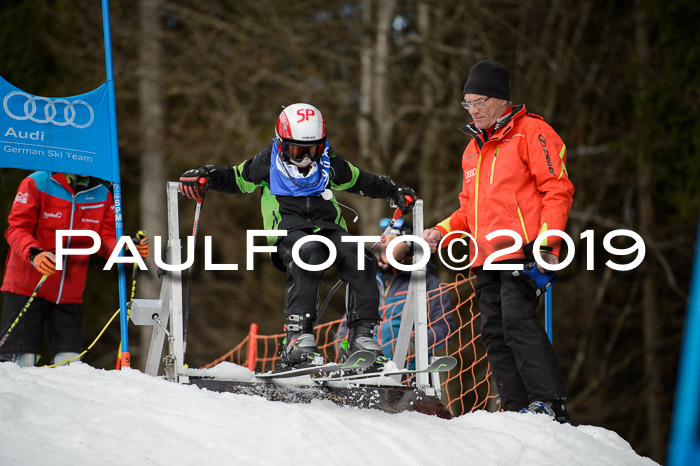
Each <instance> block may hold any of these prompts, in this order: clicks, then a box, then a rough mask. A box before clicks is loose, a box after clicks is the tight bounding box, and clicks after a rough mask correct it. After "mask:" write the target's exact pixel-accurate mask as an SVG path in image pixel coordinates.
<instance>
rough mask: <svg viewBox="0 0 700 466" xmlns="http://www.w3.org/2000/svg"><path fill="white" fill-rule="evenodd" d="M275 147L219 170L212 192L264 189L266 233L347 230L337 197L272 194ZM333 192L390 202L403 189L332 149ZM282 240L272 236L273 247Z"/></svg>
mask: <svg viewBox="0 0 700 466" xmlns="http://www.w3.org/2000/svg"><path fill="white" fill-rule="evenodd" d="M271 154H272V144H270V145H268V146H267V147H266V148H265V149H264V150H263V151H262V152H260V153H259V154H258V155H256V156H255V157H253V158H251V159H248V160H245V161H243V162H242V163H241V164H240V165H238V166H235V167H224V168H218V169H217V170H216V174H215V175H214V176H213V177H212V178H213V179H212V184H211V189H213V190H215V191H222V192H226V193H230V194H243V193H252V192H253V191H255V189H256V188H258V187H260V188H262V192H261V200H260V210H261V212H262V216H263V226H264V229H265V230H287V231H293V230H309V231H311V232H313V233H315V232H318V231H320V230H322V229H331V230H346V231H347V225H346V223H345V219H344V218H343V214H342V212H341V210H340V207H339V206H338V202H337V201H336V199H335V196H333V197H331V198H330V199H329V200H325V199H323V198H322V197H321V196H320V195H318V196H303V197H294V196H279V195H277V196H276V195H274V194H272V193H270V164H271ZM329 156H330V161H331V166H330V183H329V186H328V188H330V189H331V190H342V191H348V192H351V193H355V194H359V195H361V196H367V197H370V198H373V199H386V198H388V197H389V196H390V195H391V194H392V192H393V191H394V190H395V189H397V188H398V187H399V185H397V184H395V183H394V182H393V181H392V180H391V179H390V178H389V177H387V176H377V175H374V174H372V173H368V172H366V171H363V170H360V169H359V168H357V167H355V166H354V165H353V164H351V163H350V162H347V161H345V160H343V159H342V158H340V157H339V156H338V155H337V154H336V153H335V152H334V151H333V148H332V147H331V148H330V149H329ZM277 240H278V236H268V237H267V242H268V244H269V245H274V244H276V243H277Z"/></svg>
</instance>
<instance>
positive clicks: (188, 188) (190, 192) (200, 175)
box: [180, 165, 218, 199]
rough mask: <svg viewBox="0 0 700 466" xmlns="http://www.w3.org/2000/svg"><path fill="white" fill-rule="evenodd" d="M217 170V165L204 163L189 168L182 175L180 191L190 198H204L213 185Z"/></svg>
mask: <svg viewBox="0 0 700 466" xmlns="http://www.w3.org/2000/svg"><path fill="white" fill-rule="evenodd" d="M217 170H218V169H217V168H216V165H202V166H201V167H197V168H193V169H192V170H187V171H186V172H185V173H183V174H182V176H180V193H182V195H184V196H186V197H188V198H189V199H202V198H203V197H204V193H205V192H207V190H208V189H209V187H210V186H211V183H212V180H213V178H214V177H215V175H216V171H217ZM202 180H204V181H202Z"/></svg>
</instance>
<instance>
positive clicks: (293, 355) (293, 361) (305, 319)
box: [280, 314, 323, 367]
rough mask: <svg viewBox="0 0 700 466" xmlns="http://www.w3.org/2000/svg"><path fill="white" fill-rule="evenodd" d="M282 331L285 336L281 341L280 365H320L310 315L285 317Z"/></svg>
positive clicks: (321, 360) (320, 360)
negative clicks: (286, 321) (285, 321)
mask: <svg viewBox="0 0 700 466" xmlns="http://www.w3.org/2000/svg"><path fill="white" fill-rule="evenodd" d="M287 320H289V323H288V324H285V326H284V329H285V330H286V331H287V336H286V337H285V338H284V340H283V341H282V354H281V355H280V359H281V360H282V364H283V365H285V366H288V367H298V366H303V365H321V364H323V356H321V354H320V353H319V352H318V346H317V344H316V337H314V334H313V331H314V320H315V318H314V317H312V316H311V315H310V314H305V315H303V316H301V315H290V316H287Z"/></svg>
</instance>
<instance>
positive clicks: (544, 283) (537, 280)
mask: <svg viewBox="0 0 700 466" xmlns="http://www.w3.org/2000/svg"><path fill="white" fill-rule="evenodd" d="M513 276H514V277H520V278H522V279H523V280H525V282H526V283H527V284H528V285H530V288H532V291H534V292H535V296H538V297H539V296H540V295H541V294H542V291H544V290H546V289H547V287H549V286H551V285H552V284H553V283H555V282H556V276H555V275H554V272H546V273H542V272H540V270H539V269H538V268H537V263H536V262H529V263H527V264H524V265H523V270H514V271H513Z"/></svg>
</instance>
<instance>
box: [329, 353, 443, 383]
mask: <svg viewBox="0 0 700 466" xmlns="http://www.w3.org/2000/svg"><path fill="white" fill-rule="evenodd" d="M456 366H457V360H456V359H455V358H453V357H452V356H440V357H439V358H437V359H436V360H435V361H433V362H432V363H430V365H428V367H426V368H425V369H400V370H393V371H392V370H388V371H378V372H361V373H353V374H347V375H335V376H333V375H331V376H328V377H322V378H317V379H315V380H316V381H317V382H336V381H342V380H359V379H370V378H374V377H391V376H395V375H414V374H422V373H433V372H447V371H450V370H452V369H454V368H455V367H456Z"/></svg>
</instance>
